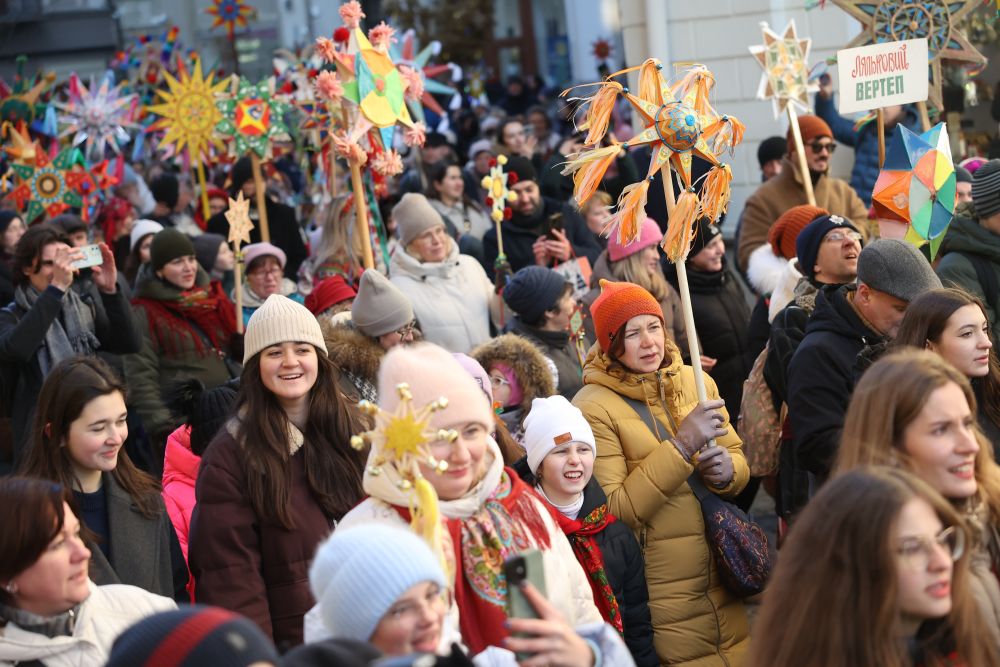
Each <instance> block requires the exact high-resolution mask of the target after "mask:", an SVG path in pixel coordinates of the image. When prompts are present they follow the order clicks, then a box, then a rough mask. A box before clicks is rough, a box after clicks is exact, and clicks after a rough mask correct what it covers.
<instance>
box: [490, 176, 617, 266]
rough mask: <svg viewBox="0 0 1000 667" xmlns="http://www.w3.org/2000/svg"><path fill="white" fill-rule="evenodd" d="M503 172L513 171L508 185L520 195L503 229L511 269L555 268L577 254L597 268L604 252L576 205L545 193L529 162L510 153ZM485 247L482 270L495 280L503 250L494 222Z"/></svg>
mask: <svg viewBox="0 0 1000 667" xmlns="http://www.w3.org/2000/svg"><path fill="white" fill-rule="evenodd" d="M503 170H504V172H505V173H507V174H509V176H508V187H509V188H510V190H511V191H512V192H514V193H515V194H516V195H517V199H516V200H514V201H512V202H511V203H510V211H511V215H510V218H509V219H505V220H504V221H503V222H502V223H501V227H500V231H501V233H502V234H503V249H504V254H505V255H506V256H507V261H508V262H509V263H510V267H511V270H512V271H515V272H516V271H518V270H519V269H522V268H524V267H525V266H532V265H537V266H547V267H553V266H556V265H558V264H562V263H563V262H566V261H568V260H570V259H572V258H573V257H586V258H587V259H588V260H589V261H590V265H591V266H593V265H594V263H595V262H596V261H597V257H598V256H599V255H600V254H601V250H602V248H601V247H600V244H598V242H597V238H596V237H595V236H594V234H593V232H591V231H590V230H589V229H587V224H586V223H585V222H584V221H583V218H581V217H580V214H579V213H578V212H577V211H576V209H575V207H574V206H572V205H571V204H569V203H564V202H560V201H557V200H555V199H549V198H548V197H542V192H541V190H540V189H539V187H538V176H537V174H536V173H535V167H534V166H533V165H532V164H531V160H528V159H527V158H523V157H521V156H511V157H509V158H507V163H506V164H505V165H504V167H503ZM483 251H484V255H485V260H486V264H485V266H484V267H483V268H485V269H486V273H487V274H489V275H490V277H491V278H492V277H493V272H494V268H495V267H494V264H495V262H496V259H497V255H498V254H499V247H498V244H497V230H496V227H495V226H494V227H493V228H492V229H490V230H489V231H487V232H486V234H485V235H484V236H483Z"/></svg>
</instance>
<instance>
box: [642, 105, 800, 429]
mask: <svg viewBox="0 0 1000 667" xmlns="http://www.w3.org/2000/svg"><path fill="white" fill-rule="evenodd" d="M789 108H791V105H789ZM660 176H661V177H662V178H663V196H664V198H665V199H666V200H667V224H668V225H669V224H670V219H671V218H672V217H673V215H674V207H675V206H676V205H677V200H676V199H674V180H673V176H672V174H671V171H670V165H669V164H664V165H663V166H662V167H660ZM674 267H676V269H677V291H678V292H679V293H680V295H681V311H682V313H683V314H684V330H685V331H686V332H687V340H688V354H690V355H691V366H692V367H693V368H694V387H695V390H696V391H697V392H698V402H699V403H704V402H705V401H707V400H708V391H707V390H706V389H705V378H704V377H703V376H702V371H701V344H700V343H699V342H698V331H697V329H695V325H694V309H693V308H692V307H691V289H690V288H689V287H688V276H687V265H686V264H685V258H682V259H679V260H677V261H676V262H674ZM713 444H715V440H714V439H713V440H711V441H709V445H710V446H711V445H713Z"/></svg>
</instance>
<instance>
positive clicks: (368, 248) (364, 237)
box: [350, 160, 375, 269]
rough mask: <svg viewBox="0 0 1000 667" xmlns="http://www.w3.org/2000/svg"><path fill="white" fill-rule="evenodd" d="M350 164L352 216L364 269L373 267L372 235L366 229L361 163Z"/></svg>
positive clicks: (365, 205)
mask: <svg viewBox="0 0 1000 667" xmlns="http://www.w3.org/2000/svg"><path fill="white" fill-rule="evenodd" d="M350 164H351V186H352V187H353V188H354V217H355V218H356V220H357V224H358V233H359V234H361V252H362V255H363V257H362V259H363V260H364V264H365V268H366V269H374V268H375V258H374V257H373V255H372V236H371V232H370V231H369V230H368V202H367V201H366V200H365V192H364V187H363V185H362V181H361V165H360V164H358V163H357V161H355V160H350Z"/></svg>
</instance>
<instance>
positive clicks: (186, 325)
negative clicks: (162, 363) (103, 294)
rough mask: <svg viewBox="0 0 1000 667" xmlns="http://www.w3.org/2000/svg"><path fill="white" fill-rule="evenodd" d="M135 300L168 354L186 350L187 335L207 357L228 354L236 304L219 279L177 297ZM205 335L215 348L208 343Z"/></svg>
mask: <svg viewBox="0 0 1000 667" xmlns="http://www.w3.org/2000/svg"><path fill="white" fill-rule="evenodd" d="M132 303H133V304H134V305H136V306H143V307H144V308H145V310H146V318H147V321H148V322H149V331H150V333H151V334H152V335H153V336H155V337H156V342H157V343H158V345H159V348H160V350H162V351H163V353H164V354H166V355H167V356H173V355H176V354H177V353H178V352H180V350H181V349H183V342H182V341H183V339H184V338H189V339H190V340H191V341H193V344H194V349H195V352H196V354H198V356H201V357H204V356H207V355H208V353H209V352H210V351H215V352H216V353H217V354H220V355H224V354H226V353H228V351H229V340H230V338H231V337H232V335H233V334H234V333H235V332H236V313H235V309H236V307H235V306H234V305H233V303H232V302H231V301H230V300H229V298H228V297H227V296H226V294H225V292H223V291H222V284H221V283H220V282H219V281H217V280H215V281H212V282H211V283H209V285H208V286H207V287H192V288H191V289H189V290H185V291H183V292H179V293H178V297H177V298H176V299H174V300H166V299H150V298H146V297H139V298H136V299H133V300H132ZM192 323H193V324H194V325H196V327H195V326H192ZM199 330H200V331H199ZM206 336H207V337H208V340H209V342H210V343H211V348H212V349H209V347H208V346H206V345H205V337H206Z"/></svg>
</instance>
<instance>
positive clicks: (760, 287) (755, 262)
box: [747, 243, 788, 294]
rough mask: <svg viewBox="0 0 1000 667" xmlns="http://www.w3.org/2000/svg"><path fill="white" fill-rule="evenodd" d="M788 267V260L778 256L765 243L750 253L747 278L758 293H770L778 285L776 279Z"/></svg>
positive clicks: (778, 278)
mask: <svg viewBox="0 0 1000 667" xmlns="http://www.w3.org/2000/svg"><path fill="white" fill-rule="evenodd" d="M787 267H788V260H787V259H785V258H784V257H778V256H777V255H775V254H774V250H772V249H771V244H770V243H765V244H764V245H762V246H760V247H759V248H757V249H756V250H754V251H753V252H752V253H750V259H748V260H747V280H749V281H750V285H751V287H753V288H754V290H755V291H756V292H757V293H758V294H771V293H772V292H774V290H775V289H777V287H778V281H779V280H781V276H782V274H783V273H784V272H785V269H786V268H787Z"/></svg>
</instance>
